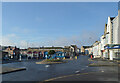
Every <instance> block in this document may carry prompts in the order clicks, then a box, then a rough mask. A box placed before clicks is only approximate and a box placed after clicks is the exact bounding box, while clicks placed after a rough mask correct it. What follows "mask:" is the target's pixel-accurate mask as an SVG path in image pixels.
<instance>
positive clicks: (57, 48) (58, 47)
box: [29, 47, 63, 49]
mask: <svg viewBox="0 0 120 83" xmlns="http://www.w3.org/2000/svg"><path fill="white" fill-rule="evenodd" d="M29 49H63V47H29Z"/></svg>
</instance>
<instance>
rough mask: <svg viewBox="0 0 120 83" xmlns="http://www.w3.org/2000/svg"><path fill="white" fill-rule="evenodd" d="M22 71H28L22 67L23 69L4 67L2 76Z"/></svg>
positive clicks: (0, 72)
mask: <svg viewBox="0 0 120 83" xmlns="http://www.w3.org/2000/svg"><path fill="white" fill-rule="evenodd" d="M22 70H26V68H25V67H21V68H15V67H2V71H0V74H7V73H12V72H17V71H22Z"/></svg>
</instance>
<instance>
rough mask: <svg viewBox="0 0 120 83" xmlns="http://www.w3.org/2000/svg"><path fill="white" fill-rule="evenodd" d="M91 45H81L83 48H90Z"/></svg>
mask: <svg viewBox="0 0 120 83" xmlns="http://www.w3.org/2000/svg"><path fill="white" fill-rule="evenodd" d="M91 47H92V46H83V48H91Z"/></svg>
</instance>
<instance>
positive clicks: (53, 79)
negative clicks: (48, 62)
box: [44, 72, 94, 82]
mask: <svg viewBox="0 0 120 83" xmlns="http://www.w3.org/2000/svg"><path fill="white" fill-rule="evenodd" d="M89 73H94V72H89ZM89 73H81V74H72V75H66V76H60V77H56V78H51V79H48V80H44V82H47V81H52V80H56V79H61V78H66V77H71V76H75V75H77V76H78V75H87V74H89Z"/></svg>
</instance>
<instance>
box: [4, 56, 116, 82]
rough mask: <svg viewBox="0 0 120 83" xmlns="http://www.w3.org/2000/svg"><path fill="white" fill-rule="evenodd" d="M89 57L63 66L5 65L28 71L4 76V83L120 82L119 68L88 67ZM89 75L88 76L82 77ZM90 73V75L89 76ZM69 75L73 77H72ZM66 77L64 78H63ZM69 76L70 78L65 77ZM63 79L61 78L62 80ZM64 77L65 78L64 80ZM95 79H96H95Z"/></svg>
mask: <svg viewBox="0 0 120 83" xmlns="http://www.w3.org/2000/svg"><path fill="white" fill-rule="evenodd" d="M88 58H89V57H88V56H79V58H78V59H77V60H67V61H68V63H62V64H51V65H45V64H35V62H37V61H35V60H33V61H25V62H16V63H8V64H3V65H6V66H12V67H15V66H17V67H26V68H27V70H25V71H19V72H13V73H8V74H3V75H2V80H3V81H12V82H13V81H26V82H27V81H29V82H30V81H32V82H34V81H46V80H47V81H49V79H53V78H58V77H59V79H55V80H52V81H86V80H87V81H104V80H107V81H118V67H117V66H114V67H88V65H89V64H90V63H92V62H90V61H88ZM82 73H87V74H86V75H81V74H82ZM88 73H89V74H88ZM69 75H73V76H70V77H69ZM63 76H64V77H63ZM65 76H68V77H65ZM60 77H61V78H60ZM62 77H63V78H62ZM93 78H94V79H93Z"/></svg>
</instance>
